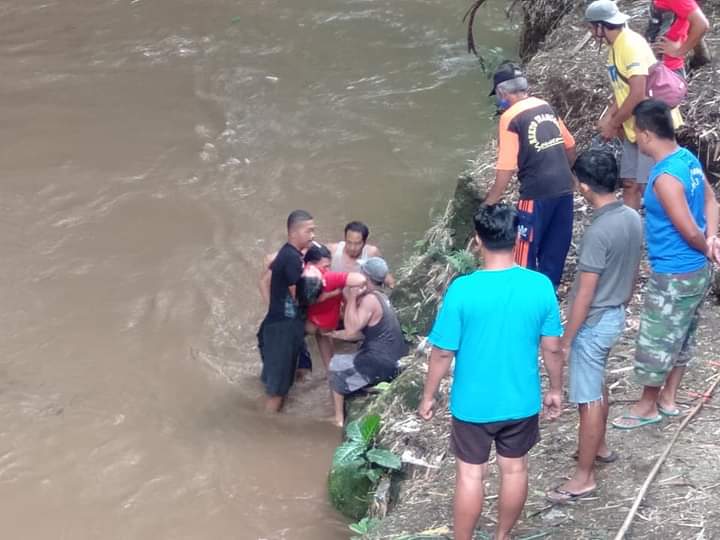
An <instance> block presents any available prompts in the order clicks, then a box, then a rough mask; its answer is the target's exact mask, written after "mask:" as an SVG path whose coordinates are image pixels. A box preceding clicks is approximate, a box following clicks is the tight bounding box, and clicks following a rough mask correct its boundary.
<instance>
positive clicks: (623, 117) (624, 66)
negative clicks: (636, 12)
mask: <svg viewBox="0 0 720 540" xmlns="http://www.w3.org/2000/svg"><path fill="white" fill-rule="evenodd" d="M629 18H630V17H629V16H628V15H626V14H625V13H622V12H621V11H620V9H619V8H618V7H617V4H615V2H613V1H612V0H596V1H595V2H592V3H591V4H590V5H589V6H588V7H587V9H586V11H585V21H586V22H587V23H588V24H589V25H590V29H591V31H592V34H593V36H594V37H595V38H596V39H598V40H602V41H604V42H605V43H607V44H608V45H609V46H610V50H609V51H608V57H607V70H608V73H609V75H610V84H611V85H612V89H613V94H614V99H613V100H612V101H611V104H610V106H609V107H608V110H607V112H606V114H604V115H603V117H602V118H601V119H600V121H599V123H598V129H599V131H600V135H601V136H602V137H603V138H605V139H607V140H610V139H612V138H614V137H621V138H623V139H624V141H623V155H622V160H621V161H620V178H621V179H622V184H623V200H624V202H625V204H626V205H628V206H630V207H632V208H635V209H636V210H638V209H640V206H641V204H642V193H643V190H644V188H645V185H646V184H647V181H648V175H649V173H650V169H651V168H652V166H653V165H654V161H653V160H652V158H649V157H648V156H644V155H643V154H641V153H640V151H639V150H638V147H637V144H636V140H637V135H636V133H635V121H634V120H633V116H632V112H633V109H634V108H635V106H636V105H637V104H638V103H640V102H641V101H643V100H644V99H646V98H647V96H648V92H647V79H648V74H649V72H650V67H651V66H652V65H653V64H655V63H656V62H657V60H656V58H655V55H654V54H653V51H652V49H651V48H650V45H649V44H648V42H647V41H646V40H645V38H644V37H643V36H641V35H640V34H638V33H637V32H635V31H633V30H631V29H630V28H628V27H627V26H626V23H627V21H628V19H629ZM673 121H674V123H675V127H678V126H679V125H680V124H681V123H682V117H681V116H680V112H679V111H677V109H675V110H674V111H673Z"/></svg>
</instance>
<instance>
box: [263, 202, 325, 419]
mask: <svg viewBox="0 0 720 540" xmlns="http://www.w3.org/2000/svg"><path fill="white" fill-rule="evenodd" d="M287 230H288V241H287V243H286V244H285V245H284V246H283V247H282V248H280V251H278V253H277V255H276V257H275V260H274V261H273V262H272V266H271V270H272V278H271V281H270V305H269V308H268V312H267V315H266V316H265V320H264V321H263V324H262V325H261V332H262V336H261V337H262V339H261V340H260V342H261V343H262V346H261V348H260V355H261V357H262V362H263V367H262V375H261V380H262V382H263V384H264V385H265V393H266V394H267V401H266V402H265V408H266V409H267V410H268V411H270V412H279V411H280V409H281V408H282V406H283V402H284V401H285V396H287V393H288V391H289V390H290V387H291V386H292V383H293V380H294V379H295V369H296V368H297V361H298V356H299V355H300V352H301V350H302V347H303V344H304V342H305V321H304V320H303V317H302V313H301V310H300V308H299V306H298V302H297V299H296V289H295V288H296V286H297V284H298V282H299V281H300V278H301V277H302V271H303V260H302V257H303V256H302V250H304V249H306V248H307V247H308V246H309V245H310V243H311V242H312V241H313V238H314V237H315V223H314V222H313V217H312V216H311V215H310V214H309V213H308V212H306V211H305V210H295V211H294V212H292V213H291V214H290V215H289V216H288V219H287Z"/></svg>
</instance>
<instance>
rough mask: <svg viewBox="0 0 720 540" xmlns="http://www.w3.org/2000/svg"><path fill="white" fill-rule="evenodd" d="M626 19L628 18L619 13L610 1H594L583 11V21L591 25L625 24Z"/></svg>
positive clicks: (618, 9)
mask: <svg viewBox="0 0 720 540" xmlns="http://www.w3.org/2000/svg"><path fill="white" fill-rule="evenodd" d="M628 19H630V16H629V15H626V14H625V13H623V12H622V11H620V8H618V6H617V4H616V3H615V2H613V1H612V0H595V2H592V3H591V4H590V5H589V6H588V7H587V9H586V10H585V20H586V21H587V22H591V23H593V22H594V23H597V22H606V23H608V24H625V23H626V22H627V21H628Z"/></svg>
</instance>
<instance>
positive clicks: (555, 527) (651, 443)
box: [371, 0, 720, 540]
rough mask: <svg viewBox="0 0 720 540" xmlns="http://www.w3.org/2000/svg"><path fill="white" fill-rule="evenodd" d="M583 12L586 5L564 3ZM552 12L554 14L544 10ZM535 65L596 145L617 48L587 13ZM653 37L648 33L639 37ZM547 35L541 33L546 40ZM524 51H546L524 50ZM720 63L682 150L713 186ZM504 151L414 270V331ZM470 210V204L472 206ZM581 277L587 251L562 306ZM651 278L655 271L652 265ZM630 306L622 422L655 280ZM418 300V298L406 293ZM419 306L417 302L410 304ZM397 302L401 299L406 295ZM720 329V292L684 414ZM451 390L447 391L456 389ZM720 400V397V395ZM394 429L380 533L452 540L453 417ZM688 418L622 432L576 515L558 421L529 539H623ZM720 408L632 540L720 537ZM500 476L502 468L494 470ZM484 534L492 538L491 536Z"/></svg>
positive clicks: (387, 426) (469, 180)
mask: <svg viewBox="0 0 720 540" xmlns="http://www.w3.org/2000/svg"><path fill="white" fill-rule="evenodd" d="M519 3H520V4H521V6H522V7H523V10H524V12H525V19H526V22H527V21H528V20H530V19H531V18H532V17H536V18H537V17H538V12H537V11H533V9H535V10H540V15H542V13H544V14H545V20H544V22H543V24H545V25H546V28H547V27H549V23H548V17H547V15H548V13H550V12H551V11H552V10H555V11H554V13H557V10H558V9H560V8H558V5H559V4H561V3H563V2H561V0H556V1H555V0H547V1H544V2H543V1H536V2H530V1H529V0H527V1H526V0H521V1H520V2H519ZM566 4H575V5H577V6H580V5H581V4H584V3H583V2H579V1H578V2H565V3H564V4H563V6H562V7H563V9H564V7H565V5H566ZM621 5H622V7H623V9H625V10H627V11H628V12H629V13H631V14H632V15H633V19H634V21H637V25H638V26H640V25H642V24H643V22H642V21H644V13H645V10H646V8H647V0H635V1H626V2H621ZM704 9H705V11H706V13H707V14H708V18H709V19H710V21H711V23H714V28H713V30H712V31H711V34H710V35H709V37H708V44H709V46H710V49H711V51H712V52H713V53H714V55H715V56H717V55H718V54H720V43H719V41H720V21H719V19H718V17H720V0H706V1H705V2H704ZM543 10H545V11H543ZM555 23H556V27H555V30H554V31H552V32H551V34H550V35H549V36H548V38H547V40H546V41H545V42H544V44H542V46H541V47H540V48H539V52H537V53H536V54H535V55H534V56H533V57H532V58H531V59H530V61H529V63H528V65H527V70H528V75H529V78H530V79H531V82H532V83H533V85H534V93H535V94H537V95H539V96H542V97H544V98H546V99H548V100H549V101H550V102H551V103H552V104H553V106H554V107H555V108H556V110H557V111H558V112H559V113H560V114H561V116H563V118H564V119H565V121H566V123H567V124H568V126H569V127H570V129H571V131H573V133H575V135H576V138H577V140H578V145H579V147H580V148H581V149H582V147H584V146H587V145H588V144H589V143H590V140H591V138H592V136H593V133H594V125H595V122H596V120H597V118H598V117H599V115H600V112H601V111H602V109H603V108H604V106H605V104H606V103H607V99H608V95H609V94H608V86H607V81H606V75H605V72H604V68H603V66H602V64H603V62H602V59H603V58H604V53H601V52H600V51H598V48H597V45H596V44H595V43H594V42H592V40H589V39H588V37H587V34H586V32H585V29H584V27H583V26H582V23H581V19H580V17H579V11H578V9H575V10H574V11H573V12H571V13H569V14H568V15H567V16H565V17H564V18H563V19H561V20H559V19H558V20H556V21H555ZM638 29H641V28H638ZM539 35H540V34H539V33H536V34H535V35H532V36H530V37H531V38H533V39H535V40H537V39H538V36H539ZM523 50H524V51H526V52H527V51H530V52H534V51H533V47H531V46H530V45H528V44H527V43H526V42H524V45H523ZM719 73H720V68H718V66H717V65H715V64H713V65H710V66H706V67H703V68H700V69H698V70H695V71H693V72H691V74H690V97H689V100H688V102H687V103H686V104H685V105H684V106H683V108H682V109H683V113H684V116H685V119H686V122H687V125H686V126H685V127H684V128H683V129H682V130H681V132H680V134H679V138H680V141H681V143H682V144H684V145H685V146H688V147H690V148H691V149H693V150H694V151H695V152H696V153H698V155H699V156H700V158H701V160H702V161H703V164H704V166H705V168H706V171H707V173H708V177H709V178H710V180H711V181H712V182H714V183H715V182H717V180H718V179H720V144H719V141H720V133H718V130H719V128H718V126H719V125H720V123H719V120H720V93H718V90H717V88H718V86H717V82H718V81H717V79H718V75H719ZM494 152H495V148H494V143H490V144H489V145H488V146H487V147H486V148H485V150H484V151H483V152H482V153H481V155H480V156H479V157H478V160H477V163H476V164H475V167H474V169H473V171H472V173H471V174H470V175H469V176H468V177H465V178H463V179H461V180H460V181H459V184H458V185H459V187H458V190H459V192H460V193H462V196H458V197H456V198H455V200H454V201H451V203H450V204H449V205H448V208H447V211H446V213H445V215H444V216H442V218H441V219H439V220H438V222H437V224H436V225H435V226H434V227H433V229H432V230H431V231H430V232H429V233H428V237H427V238H426V242H425V246H424V248H425V249H424V252H423V253H421V254H420V255H418V256H417V257H416V258H415V259H414V260H413V261H412V262H411V264H410V265H409V268H408V270H407V271H406V273H405V278H404V285H403V286H402V287H401V289H403V288H404V289H406V292H402V291H401V292H400V296H399V298H401V301H400V303H401V304H402V305H405V306H407V308H406V309H405V310H404V312H403V317H404V319H405V320H406V322H407V321H408V320H411V323H410V324H412V323H413V322H412V319H413V317H414V324H418V325H421V326H423V330H425V329H426V328H427V320H428V316H429V314H431V313H433V312H434V311H435V309H436V308H437V305H438V303H439V301H440V298H441V297H442V294H443V291H444V289H445V287H446V285H447V283H448V282H449V280H450V279H451V278H452V274H453V269H452V265H451V264H449V263H448V262H447V259H445V258H442V257H438V253H447V252H448V251H450V250H453V249H463V248H464V247H466V242H467V238H468V236H467V235H468V233H469V229H468V227H469V225H468V223H467V220H465V221H463V219H461V218H462V216H461V215H460V214H461V213H462V212H463V211H467V208H468V207H471V206H472V205H474V204H476V203H477V201H479V200H480V198H481V196H482V194H483V193H484V191H485V189H486V186H487V185H488V182H490V181H491V180H492V175H493V170H492V163H493V159H494ZM458 201H460V202H461V204H459V202H458ZM588 219H589V216H588V208H587V207H586V206H585V205H584V203H583V201H582V200H580V199H579V198H578V199H577V200H576V226H575V228H576V230H575V238H576V240H577V239H578V238H579V236H580V235H581V233H582V230H583V229H584V227H585V226H586V224H587V221H588ZM574 273H575V253H574V247H573V248H572V249H571V253H570V255H569V257H568V264H567V267H566V274H565V276H566V277H565V282H564V284H563V287H562V288H561V291H560V294H561V297H564V296H565V292H566V290H567V286H568V284H569V281H570V279H571V278H572V276H573V275H574ZM643 275H644V276H646V275H647V268H646V267H645V268H644V271H643ZM643 284H644V279H643V283H641V288H640V290H639V292H638V294H637V295H636V297H635V299H634V301H633V303H632V305H631V306H630V307H629V308H628V310H629V317H628V322H627V331H626V333H625V336H624V338H623V339H622V341H621V343H619V344H618V346H617V347H616V348H615V350H614V352H613V354H612V356H611V358H610V361H609V365H608V383H609V385H610V389H611V417H614V416H616V415H618V414H620V413H621V412H622V410H623V408H624V407H626V406H627V405H628V404H629V403H631V402H632V401H634V400H635V399H636V398H637V396H638V395H639V391H640V388H639V387H638V386H637V384H636V383H635V382H634V381H633V379H632V370H631V359H632V357H633V354H634V340H635V336H636V333H637V326H638V318H637V314H638V309H639V305H640V303H641V300H642V297H641V295H642V285H643ZM408 290H410V291H412V292H411V293H408V292H407V291H408ZM407 299H411V300H412V302H410V303H409V304H408V303H407V302H406V301H407ZM396 301H397V300H396ZM719 332H720V310H719V309H718V307H717V300H716V296H715V295H713V296H711V298H710V299H709V300H708V302H707V305H706V308H705V318H704V321H703V323H702V325H701V327H700V330H699V336H698V337H699V340H698V341H699V348H698V354H697V362H696V365H695V366H694V367H693V368H692V369H691V370H690V371H689V373H688V375H687V376H686V379H685V382H684V385H683V388H684V389H685V390H684V391H683V392H682V394H681V399H680V402H681V406H682V408H683V410H684V412H685V413H687V412H688V411H689V410H691V409H692V408H693V407H695V406H696V405H697V404H698V403H699V400H700V399H702V398H701V397H699V395H698V394H701V393H703V392H704V391H705V390H706V389H707V388H708V386H709V385H710V384H711V383H712V382H713V381H715V380H716V379H717V378H718V377H720V357H719V356H717V355H716V352H717V345H716V343H717V340H716V336H717V335H718V333H719ZM408 369H409V370H411V371H417V372H424V371H426V370H427V363H426V357H425V354H424V353H420V354H418V356H417V358H416V359H415V360H414V361H413V363H412V364H411V366H410V367H409V368H408ZM444 385H445V386H444V387H443V392H442V394H443V395H446V394H447V387H448V382H447V381H445V383H444ZM717 394H718V395H720V391H719V392H717ZM384 415H385V417H386V421H385V422H384V428H383V432H382V434H381V437H382V444H384V445H385V446H388V447H390V448H392V449H394V450H395V451H396V452H398V453H399V454H404V455H405V458H406V461H409V462H415V464H414V465H412V464H408V465H407V478H406V480H405V481H403V482H402V483H401V492H400V495H399V497H397V501H396V504H395V507H394V508H393V509H392V511H391V512H390V513H389V515H388V516H387V517H386V518H385V519H384V520H383V521H382V523H381V525H380V527H379V528H378V529H377V530H376V531H375V532H374V533H373V534H372V535H371V538H376V539H380V538H388V539H390V538H394V539H404V540H409V539H420V538H438V539H439V538H451V530H450V526H451V523H452V517H451V504H452V491H453V482H454V461H453V458H452V456H451V455H449V452H448V437H449V416H448V412H447V408H446V407H444V406H442V404H441V406H440V411H439V413H438V415H437V416H436V418H434V419H433V421H431V422H429V423H427V424H426V423H423V422H421V421H420V420H419V419H418V417H417V416H416V415H415V412H414V410H410V409H407V408H406V407H405V406H404V404H403V401H402V400H397V401H396V402H394V403H391V404H389V405H388V406H386V407H385V409H384ZM681 422H682V418H680V419H672V420H668V419H666V420H664V421H663V422H662V423H661V424H659V425H655V426H650V427H646V428H644V429H640V430H636V431H631V432H621V431H618V430H613V429H612V428H611V429H610V430H609V443H610V444H611V446H612V448H614V449H615V450H616V451H617V452H618V453H619V454H620V456H621V459H620V460H619V461H618V462H616V463H614V464H610V465H604V466H601V467H602V468H601V469H600V470H599V474H598V482H599V489H598V491H597V492H596V493H595V495H594V496H592V497H589V498H587V499H584V500H582V501H578V502H575V503H573V504H570V505H566V506H555V507H553V506H551V505H550V504H548V503H547V502H546V501H545V499H544V492H545V491H546V490H547V489H550V488H552V487H554V486H556V485H557V484H559V483H561V482H562V480H563V479H564V478H565V477H567V476H568V475H569V474H570V473H571V471H572V467H573V464H574V461H573V459H572V454H573V452H574V450H575V448H576V434H577V414H576V412H575V411H574V410H573V409H572V408H570V407H568V408H567V409H566V411H565V414H564V415H563V417H562V418H561V420H559V421H558V422H555V423H552V424H545V425H544V426H543V440H542V442H541V443H540V444H539V445H538V446H537V447H536V448H535V449H534V451H533V452H532V454H531V462H530V470H531V478H530V495H529V498H528V503H527V506H526V509H525V511H524V513H523V516H522V518H521V521H520V523H519V524H518V527H517V529H516V531H515V532H516V535H517V536H516V538H519V539H525V540H530V539H536V538H538V539H539V538H553V539H568V540H570V539H598V540H599V539H608V538H610V539H611V538H615V535H616V533H617V531H618V530H619V529H620V526H621V524H622V522H623V520H624V519H625V516H626V515H627V513H628V511H629V509H630V507H631V506H632V504H633V500H634V499H635V496H636V494H637V492H638V490H639V488H640V486H641V485H642V483H643V482H644V480H645V478H646V477H647V475H648V472H649V471H650V470H651V469H652V467H653V465H654V464H655V462H656V460H657V459H658V456H659V455H660V454H661V453H662V452H663V450H664V449H665V448H666V446H667V445H668V443H669V442H670V440H671V438H672V436H673V434H674V432H675V431H676V430H677V429H678V426H679V425H680V423H681ZM718 441H720V400H719V399H717V398H716V399H715V400H706V401H705V406H704V407H703V409H702V410H701V412H700V413H699V414H698V415H697V416H696V417H695V418H694V419H693V421H692V422H691V423H690V424H689V425H688V426H687V428H686V429H685V430H684V431H683V432H682V433H681V434H680V436H679V438H678V440H677V442H676V443H675V445H674V446H673V448H672V451H671V453H670V455H669V457H668V459H667V461H666V462H665V464H664V465H663V467H662V468H661V470H660V473H659V475H658V477H657V478H656V480H655V481H654V482H653V483H652V484H651V486H650V489H649V491H648V493H647V496H646V497H645V499H644V502H643V503H642V505H641V506H640V509H639V512H638V513H637V515H636V517H635V519H634V521H633V526H632V528H631V529H630V533H629V534H628V538H634V539H671V538H672V539H675V538H677V539H697V540H701V539H712V538H720V444H719V443H718ZM491 470H492V468H491ZM496 493H497V475H496V473H495V471H493V472H492V473H491V475H490V478H489V479H488V489H487V495H488V497H487V503H486V507H485V510H484V512H483V518H482V520H481V523H480V525H479V529H478V533H477V538H489V536H487V533H488V532H491V531H492V528H493V522H492V520H493V515H494V513H495V502H496ZM483 531H485V532H483Z"/></svg>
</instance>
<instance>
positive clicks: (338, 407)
mask: <svg viewBox="0 0 720 540" xmlns="http://www.w3.org/2000/svg"><path fill="white" fill-rule="evenodd" d="M360 270H361V272H362V273H364V274H365V276H366V277H367V278H368V282H367V286H366V288H365V289H360V288H357V287H350V288H348V289H346V290H345V330H343V331H342V332H332V333H331V335H332V336H333V337H337V338H347V337H349V336H357V335H358V334H361V335H362V337H363V343H362V345H361V346H360V349H359V350H358V351H357V352H355V353H352V354H336V355H334V356H333V357H332V360H331V361H330V370H329V374H328V380H329V382H330V388H331V389H332V392H333V402H334V405H335V423H336V424H337V425H338V426H342V425H343V423H344V420H345V418H344V417H345V414H344V407H345V396H346V395H349V394H352V393H354V392H356V391H358V390H360V389H362V388H365V387H367V386H371V385H374V384H377V383H379V382H381V381H388V380H391V379H393V378H395V376H396V375H397V373H398V361H399V360H400V358H402V357H403V356H405V355H406V354H407V352H408V347H407V344H406V343H405V338H404V337H403V334H402V330H401V329H400V322H399V321H398V318H397V315H396V313H395V310H394V309H393V307H392V306H391V305H390V301H389V300H388V298H387V296H385V294H383V293H382V292H381V291H380V290H378V289H379V288H380V287H382V285H383V282H384V281H385V278H386V277H387V274H388V266H387V263H386V262H385V261H384V260H383V259H381V258H380V257H370V258H369V259H368V260H367V261H364V262H363V263H362V264H361V265H360Z"/></svg>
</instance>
